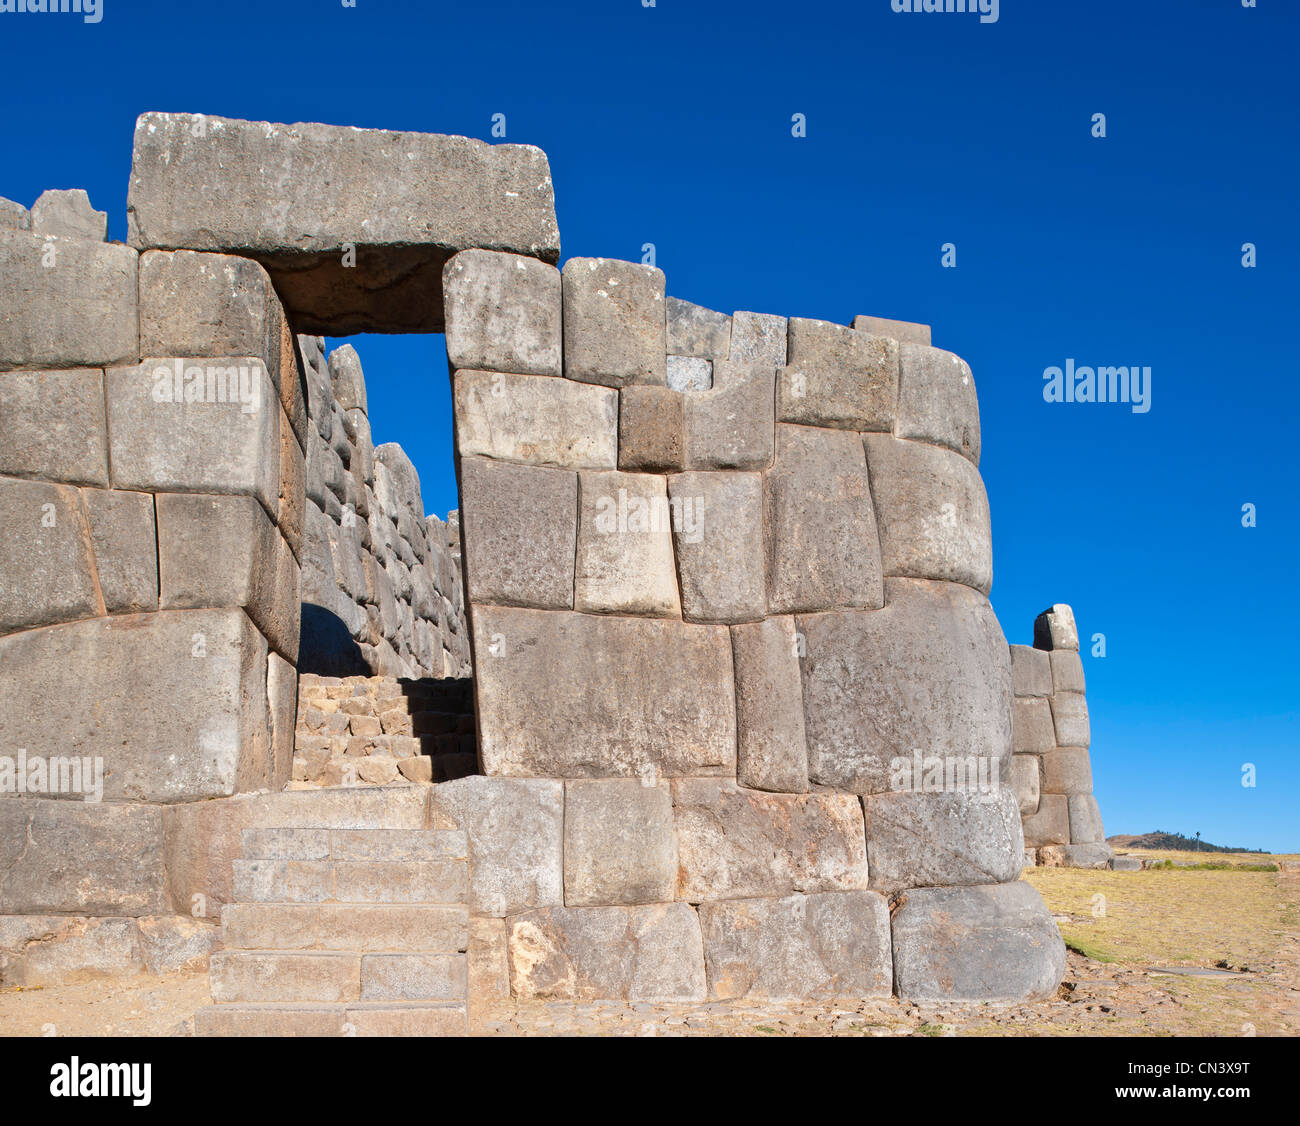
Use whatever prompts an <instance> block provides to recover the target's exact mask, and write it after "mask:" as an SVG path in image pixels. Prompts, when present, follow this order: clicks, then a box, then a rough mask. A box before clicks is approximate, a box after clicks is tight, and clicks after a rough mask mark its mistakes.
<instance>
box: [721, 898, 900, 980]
mask: <svg viewBox="0 0 1300 1126" xmlns="http://www.w3.org/2000/svg"><path fill="white" fill-rule="evenodd" d="M700 929H701V931H702V932H703V937H704V961H705V967H706V969H707V971H708V979H709V997H710V999H711V1000H718V1001H726V1000H731V999H733V998H740V997H745V998H750V999H752V1000H773V1001H802V1000H821V999H825V998H831V997H845V998H852V999H855V1000H858V999H861V998H864V997H887V996H889V994H890V993H891V992H892V985H893V957H892V954H891V951H890V940H889V908H888V906H887V905H886V903H885V899H884V897H883V896H881V895H877V894H876V893H875V892H871V891H846V892H826V893H823V894H820V895H806V896H805V895H792V896H786V897H783V898H780V899H773V898H766V899H742V900H733V901H730V902H722V903H701V904H700Z"/></svg>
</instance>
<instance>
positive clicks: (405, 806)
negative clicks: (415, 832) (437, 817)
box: [248, 783, 429, 829]
mask: <svg viewBox="0 0 1300 1126" xmlns="http://www.w3.org/2000/svg"><path fill="white" fill-rule="evenodd" d="M249 818H250V819H249V822H248V824H249V826H250V827H252V828H258V829H282V828H301V829H425V828H427V827H428V825H429V789H428V787H427V786H420V785H416V784H414V783H399V784H397V785H392V786H384V787H366V788H364V789H363V788H360V787H357V788H351V787H338V788H335V789H330V790H287V791H284V792H282V793H278V794H262V795H260V796H259V797H258V798H257V800H256V801H254V802H253V803H252V807H251V809H250V813H249Z"/></svg>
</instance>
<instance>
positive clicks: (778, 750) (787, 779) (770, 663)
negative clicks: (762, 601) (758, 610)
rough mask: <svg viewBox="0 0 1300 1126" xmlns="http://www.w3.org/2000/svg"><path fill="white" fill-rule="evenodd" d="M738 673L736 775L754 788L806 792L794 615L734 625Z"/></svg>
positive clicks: (732, 646)
mask: <svg viewBox="0 0 1300 1126" xmlns="http://www.w3.org/2000/svg"><path fill="white" fill-rule="evenodd" d="M731 651H732V655H733V657H734V660H735V677H736V738H737V747H736V778H737V781H739V782H740V784H741V785H742V786H747V787H749V788H750V789H754V790H773V791H777V792H782V793H794V794H800V793H805V792H806V791H807V790H808V788H809V787H808V747H807V742H806V739H805V736H804V724H803V685H802V682H801V680H800V675H799V653H798V639H797V637H796V636H795V629H794V619H793V618H789V617H784V618H767V619H765V620H763V621H761V622H752V623H749V624H747V625H737V626H732V627H731Z"/></svg>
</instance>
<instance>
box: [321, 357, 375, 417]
mask: <svg viewBox="0 0 1300 1126" xmlns="http://www.w3.org/2000/svg"><path fill="white" fill-rule="evenodd" d="M326 368H327V370H328V371H329V377H330V387H331V389H332V390H333V392H334V401H335V403H337V404H338V407H339V410H340V411H350V410H359V411H361V412H362V413H363V414H364V413H365V411H366V377H365V374H364V372H362V370H361V357H360V356H358V355H357V350H356V349H355V348H353V347H352V345H351V344H344V345H342V346H340V347H338V348H335V349H334V350H333V351H332V352H331V353H330V354H329V359H328V360H327V361H326Z"/></svg>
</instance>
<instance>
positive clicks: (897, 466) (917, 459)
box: [865, 434, 993, 594]
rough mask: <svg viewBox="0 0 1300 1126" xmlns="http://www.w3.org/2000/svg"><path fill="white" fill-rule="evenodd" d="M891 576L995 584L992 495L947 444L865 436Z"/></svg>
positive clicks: (982, 586)
mask: <svg viewBox="0 0 1300 1126" xmlns="http://www.w3.org/2000/svg"><path fill="white" fill-rule="evenodd" d="M865 441H866V448H867V465H868V467H869V470H870V473H871V495H872V499H873V500H874V502H875V509H876V522H877V524H878V526H879V529H880V556H881V561H882V563H883V565H884V569H885V574H886V575H901V576H903V577H906V578H914V579H943V580H946V581H948V582H957V583H965V584H966V586H969V587H974V588H975V589H976V590H978V591H979V592H980V593H981V594H988V592H989V589H990V588H991V587H992V585H993V534H992V531H991V529H990V526H989V501H988V497H987V496H986V495H985V492H984V482H983V481H982V480H980V475H979V470H977V469H976V468H975V467H974V466H972V465H971V464H970V462H968V461H966V460H965V459H964V458H961V457H958V456H956V455H954V454H953V453H951V452H949V451H948V450H943V449H940V448H938V447H936V446H927V445H923V444H922V443H920V442H904V441H900V440H899V439H897V438H891V437H889V436H888V435H886V434H868V435H866V437H865Z"/></svg>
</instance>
